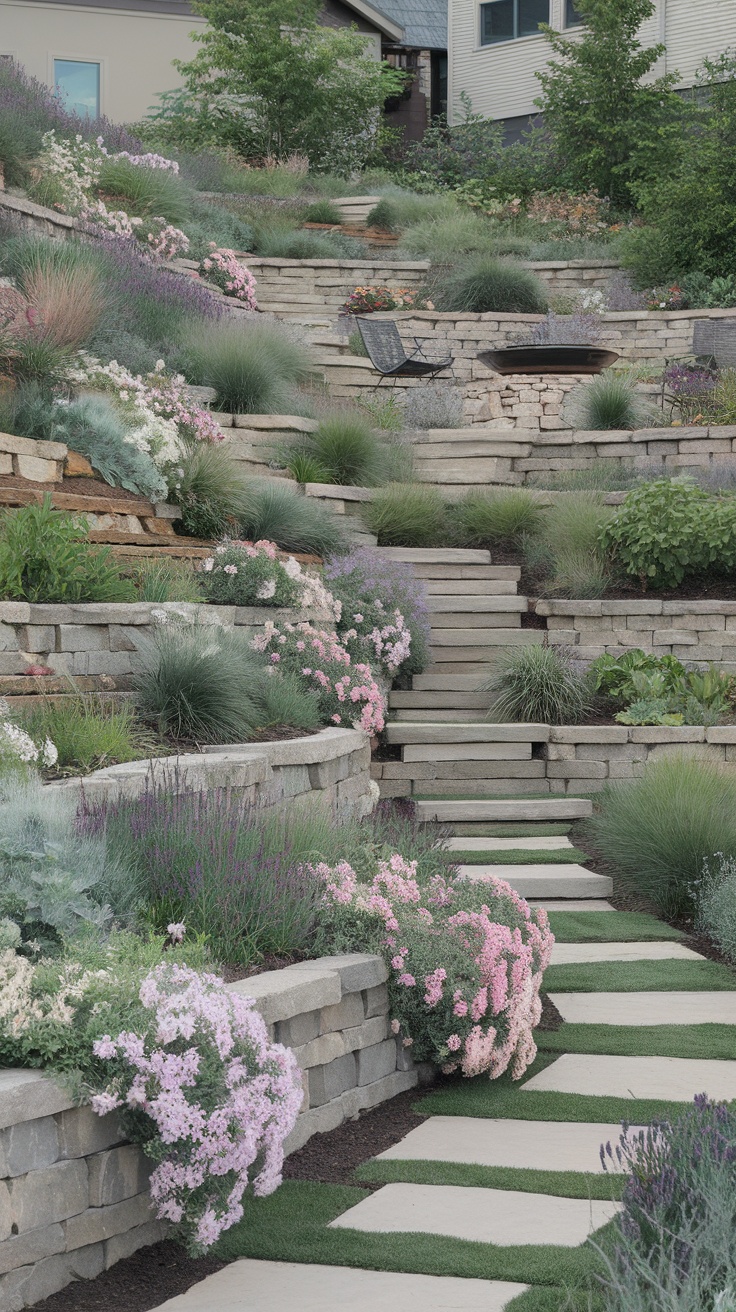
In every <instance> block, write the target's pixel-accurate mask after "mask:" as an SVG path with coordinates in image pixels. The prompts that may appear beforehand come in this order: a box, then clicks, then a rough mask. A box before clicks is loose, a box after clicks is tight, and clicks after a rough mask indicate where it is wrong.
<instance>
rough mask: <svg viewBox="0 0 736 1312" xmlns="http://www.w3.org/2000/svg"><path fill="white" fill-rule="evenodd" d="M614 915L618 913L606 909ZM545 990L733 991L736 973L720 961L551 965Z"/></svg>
mask: <svg viewBox="0 0 736 1312" xmlns="http://www.w3.org/2000/svg"><path fill="white" fill-rule="evenodd" d="M604 914H605V915H615V912H610V911H609V912H604ZM542 989H543V991H544V992H545V993H663V992H664V993H675V992H678V991H679V990H685V991H686V992H688V993H696V992H704V993H730V992H732V991H733V990H734V989H736V972H735V971H733V970H731V969H730V967H729V966H722V965H721V963H720V962H718V961H687V960H685V961H680V960H679V959H678V958H673V959H672V960H670V961H592V962H571V963H569V964H568V965H564V966H548V967H547V969H546V970H545V972H544V980H543V982H542Z"/></svg>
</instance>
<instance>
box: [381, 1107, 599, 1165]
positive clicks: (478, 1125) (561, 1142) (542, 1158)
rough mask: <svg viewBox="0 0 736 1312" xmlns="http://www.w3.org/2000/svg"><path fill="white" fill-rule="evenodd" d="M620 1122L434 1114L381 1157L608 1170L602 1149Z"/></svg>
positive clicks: (390, 1159) (383, 1158)
mask: <svg viewBox="0 0 736 1312" xmlns="http://www.w3.org/2000/svg"><path fill="white" fill-rule="evenodd" d="M620 1133H621V1126H620V1125H597V1124H595V1125H593V1124H584V1123H582V1122H579V1121H511V1120H498V1121H492V1120H481V1119H479V1118H477V1117H474V1116H430V1117H429V1118H428V1119H427V1120H426V1121H423V1122H422V1124H421V1125H418V1126H417V1127H416V1129H415V1130H411V1131H410V1132H409V1134H407V1136H406V1138H405V1139H401V1140H400V1142H399V1143H396V1144H394V1145H393V1147H391V1148H387V1149H386V1151H385V1152H383V1153H379V1154H378V1159H377V1160H378V1161H381V1160H386V1161H394V1160H398V1161H433V1162H467V1163H470V1164H473V1165H477V1166H511V1167H516V1168H521V1169H526V1170H530V1171H531V1170H538V1171H587V1172H589V1173H590V1172H595V1173H596V1174H599V1173H601V1172H602V1171H603V1167H602V1166H601V1161H600V1156H599V1149H600V1146H601V1144H602V1143H606V1142H608V1141H609V1140H610V1141H611V1142H615V1141H617V1140H618V1137H619V1135H620Z"/></svg>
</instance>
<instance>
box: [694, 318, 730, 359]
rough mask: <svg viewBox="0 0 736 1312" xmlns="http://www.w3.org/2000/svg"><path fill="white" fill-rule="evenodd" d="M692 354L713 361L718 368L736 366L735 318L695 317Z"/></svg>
mask: <svg viewBox="0 0 736 1312" xmlns="http://www.w3.org/2000/svg"><path fill="white" fill-rule="evenodd" d="M693 355H694V356H696V357H698V358H700V359H707V360H709V361H713V362H714V363H715V365H716V368H718V369H733V368H734V366H736V319H696V320H695V323H694V325H693Z"/></svg>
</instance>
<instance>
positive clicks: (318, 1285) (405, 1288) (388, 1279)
mask: <svg viewBox="0 0 736 1312" xmlns="http://www.w3.org/2000/svg"><path fill="white" fill-rule="evenodd" d="M528 1287H529V1286H528V1285H517V1284H513V1283H511V1282H510V1281H506V1280H460V1279H457V1278H456V1277H453V1276H418V1275H404V1274H402V1273H399V1272H393V1271H359V1270H356V1269H355V1268H354V1267H346V1266H317V1265H315V1266H312V1265H311V1264H310V1265H305V1266H301V1265H298V1264H296V1263H293V1262H257V1261H252V1260H251V1259H250V1258H240V1259H239V1260H238V1261H236V1262H231V1263H230V1265H229V1266H226V1267H224V1268H223V1270H222V1271H218V1272H217V1273H216V1274H215V1275H213V1276H208V1277H207V1279H206V1280H200V1281H199V1283H198V1284H196V1285H192V1287H191V1289H188V1290H187V1292H186V1293H185V1294H179V1295H178V1296H177V1297H176V1298H171V1299H169V1300H168V1302H166V1303H163V1304H162V1305H161V1306H160V1308H159V1309H157V1312H294V1309H295V1308H298V1309H299V1312H396V1309H397V1308H407V1309H410V1308H411V1309H420V1308H421V1310H422V1312H503V1309H504V1308H506V1307H508V1305H509V1303H510V1302H511V1300H512V1299H514V1298H516V1296H517V1295H518V1294H523V1293H524V1292H525V1290H526V1289H528Z"/></svg>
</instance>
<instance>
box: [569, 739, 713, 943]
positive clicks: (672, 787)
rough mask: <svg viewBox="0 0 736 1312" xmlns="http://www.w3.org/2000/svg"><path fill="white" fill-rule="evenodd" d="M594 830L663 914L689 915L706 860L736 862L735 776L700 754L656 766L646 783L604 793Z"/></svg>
mask: <svg viewBox="0 0 736 1312" xmlns="http://www.w3.org/2000/svg"><path fill="white" fill-rule="evenodd" d="M589 829H590V834H591V839H592V841H593V842H594V843H595V845H596V847H597V848H598V850H599V851H600V852H601V854H602V856H603V857H604V858H605V860H606V862H607V863H608V864H609V865H610V866H611V867H612V868H613V870H614V873H615V874H616V875H617V876H618V878H619V879H620V880H621V883H622V884H623V885H624V886H625V887H626V888H627V889H629V890H631V892H633V893H638V894H639V895H641V896H642V897H644V898H646V899H647V900H648V901H649V902H652V903H653V904H654V905H655V906H656V907H657V909H658V910H659V911H660V912H662V914H663V915H665V916H671V917H674V916H680V915H684V914H687V913H689V912H690V911H691V910H692V906H693V900H694V894H695V889H696V884H697V882H698V881H699V880H700V879H701V877H702V872H703V862H704V861H706V860H711V859H712V858H713V857H714V855H715V854H716V853H720V852H722V853H723V854H724V856H726V857H736V779H735V778H734V777H733V776H732V775H730V774H729V773H728V772H727V771H725V770H723V769H721V768H719V767H718V765H716V764H715V763H714V762H712V761H709V760H707V759H705V758H704V757H700V756H682V755H673V756H669V757H665V758H663V759H662V760H659V761H652V762H651V763H650V764H649V765H647V767H646V770H645V773H644V775H643V776H642V778H641V779H635V780H633V782H630V783H629V782H627V783H621V784H609V785H608V786H607V787H606V788H605V790H604V791H603V793H602V794H601V807H600V811H599V812H598V813H597V814H596V815H595V816H594V817H593V819H592V820H591V821H590V822H589Z"/></svg>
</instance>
